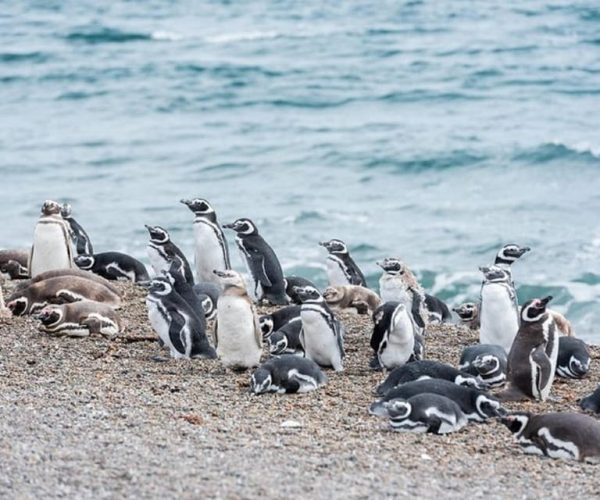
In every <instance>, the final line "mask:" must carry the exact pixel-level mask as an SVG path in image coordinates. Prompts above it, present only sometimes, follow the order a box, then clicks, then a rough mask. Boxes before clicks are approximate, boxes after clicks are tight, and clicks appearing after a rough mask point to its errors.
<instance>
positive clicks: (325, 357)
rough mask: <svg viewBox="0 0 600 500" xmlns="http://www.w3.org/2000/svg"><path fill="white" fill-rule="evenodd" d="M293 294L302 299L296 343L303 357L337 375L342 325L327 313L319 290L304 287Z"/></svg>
mask: <svg viewBox="0 0 600 500" xmlns="http://www.w3.org/2000/svg"><path fill="white" fill-rule="evenodd" d="M296 292H297V293H298V296H299V297H300V300H302V306H301V310H300V317H301V318H302V331H301V332H300V342H301V344H302V348H303V349H304V353H305V355H306V357H307V358H310V359H312V360H313V361H316V362H317V363H318V364H319V365H321V366H331V367H333V369H334V370H335V371H336V372H341V371H342V370H343V366H342V360H343V359H344V333H345V331H344V326H343V325H342V324H341V323H340V322H339V321H338V319H337V318H336V317H335V316H334V314H333V312H331V309H329V306H328V305H327V303H326V302H325V299H324V298H323V296H322V295H321V293H320V292H319V290H317V289H316V288H314V287H312V286H307V287H302V288H297V289H296Z"/></svg>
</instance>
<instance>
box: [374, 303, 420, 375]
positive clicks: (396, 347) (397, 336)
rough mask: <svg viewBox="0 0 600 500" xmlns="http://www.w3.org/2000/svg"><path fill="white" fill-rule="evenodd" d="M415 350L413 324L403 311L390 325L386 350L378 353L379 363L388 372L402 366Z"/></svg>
mask: <svg viewBox="0 0 600 500" xmlns="http://www.w3.org/2000/svg"><path fill="white" fill-rule="evenodd" d="M414 348H415V334H414V329H413V323H412V321H411V319H410V318H409V317H408V313H407V312H406V310H405V311H403V312H402V313H398V314H397V315H396V317H395V318H394V324H393V325H390V332H389V334H388V338H387V346H386V348H385V349H384V350H383V351H381V352H380V353H379V361H380V363H381V364H382V365H383V366H384V367H385V368H387V369H388V370H390V369H392V368H395V367H397V366H402V365H404V364H405V363H406V362H407V361H408V360H409V359H410V357H411V356H412V354H413V351H414Z"/></svg>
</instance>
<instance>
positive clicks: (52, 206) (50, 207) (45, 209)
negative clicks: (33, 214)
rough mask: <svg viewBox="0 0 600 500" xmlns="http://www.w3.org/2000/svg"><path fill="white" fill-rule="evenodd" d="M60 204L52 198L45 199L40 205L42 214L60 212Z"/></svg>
mask: <svg viewBox="0 0 600 500" xmlns="http://www.w3.org/2000/svg"><path fill="white" fill-rule="evenodd" d="M60 208H61V207H60V204H58V203H56V202H55V201H52V200H46V201H45V202H44V204H43V205H42V215H57V214H59V213H60Z"/></svg>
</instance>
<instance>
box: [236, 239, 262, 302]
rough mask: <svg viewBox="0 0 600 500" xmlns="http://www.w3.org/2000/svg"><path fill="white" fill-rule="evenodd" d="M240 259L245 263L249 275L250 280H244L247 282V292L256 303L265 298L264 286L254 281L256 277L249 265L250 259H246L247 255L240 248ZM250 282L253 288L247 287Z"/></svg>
mask: <svg viewBox="0 0 600 500" xmlns="http://www.w3.org/2000/svg"><path fill="white" fill-rule="evenodd" d="M240 257H241V259H242V262H243V263H244V266H246V271H247V273H248V279H244V281H245V282H246V290H247V292H248V295H250V297H252V300H253V301H254V302H256V301H258V300H259V299H260V298H261V297H262V296H263V289H262V286H261V284H260V281H256V280H255V279H254V275H253V274H252V269H250V264H249V263H248V259H247V258H246V253H245V252H244V250H242V249H241V248H240ZM248 281H250V283H251V284H252V286H247V285H248Z"/></svg>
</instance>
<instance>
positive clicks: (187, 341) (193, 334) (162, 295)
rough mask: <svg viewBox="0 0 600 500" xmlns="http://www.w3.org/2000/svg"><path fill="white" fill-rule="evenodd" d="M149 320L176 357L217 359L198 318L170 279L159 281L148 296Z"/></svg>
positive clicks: (153, 281) (152, 285)
mask: <svg viewBox="0 0 600 500" xmlns="http://www.w3.org/2000/svg"><path fill="white" fill-rule="evenodd" d="M146 305H147V307H148V319H149V320H150V324H151V325H152V328H154V331H156V333H158V335H159V337H160V339H161V340H162V341H163V343H164V345H166V346H167V347H168V348H169V350H170V353H171V356H172V357H173V358H188V359H189V358H192V359H194V358H201V359H215V358H216V357H217V353H216V352H215V350H214V349H213V347H212V346H211V345H210V342H209V341H208V338H207V337H206V331H205V329H204V325H203V323H202V322H201V321H200V320H199V318H198V315H197V314H196V313H195V312H194V311H193V310H192V308H191V307H190V306H189V304H188V303H187V302H186V301H185V300H184V299H183V298H182V297H181V296H180V295H179V294H178V293H177V292H176V291H175V290H174V289H173V286H172V285H171V283H170V281H169V280H168V279H167V278H166V277H160V278H155V279H153V280H152V282H151V284H150V289H149V293H148V296H147V297H146Z"/></svg>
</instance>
